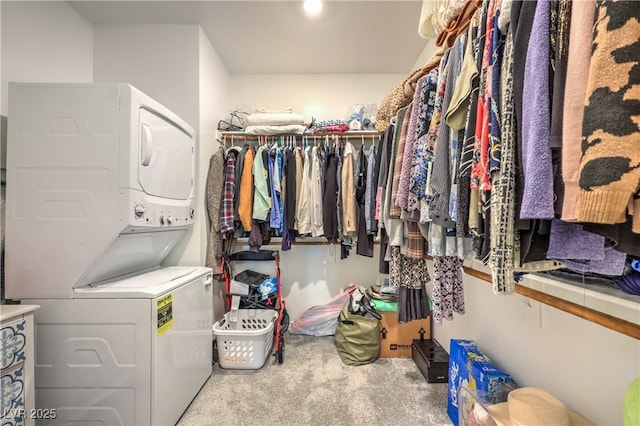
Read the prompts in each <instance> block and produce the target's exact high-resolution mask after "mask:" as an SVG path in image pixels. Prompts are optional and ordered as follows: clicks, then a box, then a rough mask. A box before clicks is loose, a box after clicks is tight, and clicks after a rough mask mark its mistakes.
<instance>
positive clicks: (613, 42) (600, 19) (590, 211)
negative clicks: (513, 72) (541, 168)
mask: <svg viewBox="0 0 640 426" xmlns="http://www.w3.org/2000/svg"><path fill="white" fill-rule="evenodd" d="M638 21H640V8H639V7H638V5H637V4H636V3H635V2H608V1H607V2H605V1H597V2H596V20H595V22H596V26H595V30H594V37H593V49H592V51H591V64H590V66H589V82H588V83H587V103H586V105H585V108H584V121H583V123H582V137H583V139H582V141H583V142H582V159H581V161H580V179H579V182H580V193H579V195H578V220H579V221H580V222H590V223H604V224H616V223H623V222H626V221H627V216H626V212H627V205H628V204H629V203H633V211H634V216H633V222H632V225H633V226H632V231H633V232H634V233H640V214H638V212H640V201H639V200H638V198H635V197H634V195H635V194H636V193H637V191H638V182H639V181H640V138H638V135H640V124H639V123H638V109H639V108H638V105H639V104H640V91H639V90H638V88H639V87H640V73H639V72H638V62H637V61H638V58H639V57H640V43H638V40H639V39H640V26H639V25H638ZM623 52H624V53H623Z"/></svg>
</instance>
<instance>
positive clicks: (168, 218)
mask: <svg viewBox="0 0 640 426" xmlns="http://www.w3.org/2000/svg"><path fill="white" fill-rule="evenodd" d="M171 222H173V218H172V217H171V216H167V225H171Z"/></svg>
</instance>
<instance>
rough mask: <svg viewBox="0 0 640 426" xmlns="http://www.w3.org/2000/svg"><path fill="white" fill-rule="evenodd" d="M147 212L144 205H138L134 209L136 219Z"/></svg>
mask: <svg viewBox="0 0 640 426" xmlns="http://www.w3.org/2000/svg"><path fill="white" fill-rule="evenodd" d="M146 211H147V209H145V208H144V206H143V205H142V204H137V205H136V206H135V207H134V208H133V213H134V214H135V215H136V217H142V216H143V215H144V212H146Z"/></svg>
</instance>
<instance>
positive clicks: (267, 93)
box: [229, 74, 406, 121]
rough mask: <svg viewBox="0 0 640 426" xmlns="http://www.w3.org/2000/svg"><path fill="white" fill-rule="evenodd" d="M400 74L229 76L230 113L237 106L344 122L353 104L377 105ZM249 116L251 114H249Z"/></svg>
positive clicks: (402, 76) (399, 77)
mask: <svg viewBox="0 0 640 426" xmlns="http://www.w3.org/2000/svg"><path fill="white" fill-rule="evenodd" d="M405 77H406V76H405V75H402V74H291V75H232V76H231V79H230V87H231V90H230V103H229V111H231V110H233V109H235V108H236V107H237V106H238V105H246V106H248V107H251V108H252V109H255V108H267V109H270V110H280V109H283V108H287V107H291V108H293V111H294V112H296V113H299V114H302V115H304V116H305V120H307V121H311V118H312V117H315V118H316V119H318V120H328V119H345V118H347V117H348V116H349V115H350V114H351V113H352V112H353V110H352V108H351V107H352V105H355V104H368V103H375V104H378V105H379V104H380V102H381V101H382V99H383V98H384V95H385V94H386V93H387V92H388V91H389V89H391V88H392V87H393V86H394V85H395V84H396V83H398V82H400V81H402V79H404V78H405ZM249 112H250V111H249Z"/></svg>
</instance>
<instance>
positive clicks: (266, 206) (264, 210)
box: [252, 146, 271, 226]
mask: <svg viewBox="0 0 640 426" xmlns="http://www.w3.org/2000/svg"><path fill="white" fill-rule="evenodd" d="M264 153H265V147H264V146H260V147H259V148H258V150H257V151H256V156H255V158H254V159H253V187H254V193H253V215H252V218H253V219H257V220H261V221H264V220H267V216H268V215H269V210H270V209H271V195H270V192H269V187H268V186H267V178H268V173H267V172H266V171H265V167H264V166H265V164H264ZM252 226H253V225H252Z"/></svg>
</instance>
